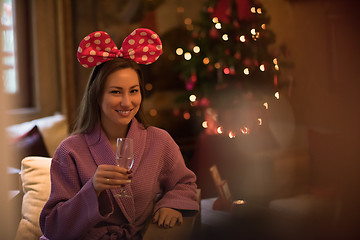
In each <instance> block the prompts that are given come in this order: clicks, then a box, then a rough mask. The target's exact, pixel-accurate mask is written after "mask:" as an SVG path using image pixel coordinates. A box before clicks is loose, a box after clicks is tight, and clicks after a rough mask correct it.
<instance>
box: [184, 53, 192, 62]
mask: <svg viewBox="0 0 360 240" xmlns="http://www.w3.org/2000/svg"><path fill="white" fill-rule="evenodd" d="M184 58H185V60H190V59H191V53H189V52H186V53H184Z"/></svg>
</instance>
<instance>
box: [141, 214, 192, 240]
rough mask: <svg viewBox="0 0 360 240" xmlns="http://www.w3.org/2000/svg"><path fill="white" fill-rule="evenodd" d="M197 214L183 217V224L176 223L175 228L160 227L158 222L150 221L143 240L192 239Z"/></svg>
mask: <svg viewBox="0 0 360 240" xmlns="http://www.w3.org/2000/svg"><path fill="white" fill-rule="evenodd" d="M196 218H197V215H196V216H192V217H183V223H182V224H181V225H175V226H174V227H173V228H160V227H158V225H157V224H154V223H150V224H149V225H148V227H147V229H146V230H145V234H144V238H143V240H155V239H156V240H162V239H164V240H165V239H171V240H178V239H179V240H180V239H181V240H186V239H191V235H192V233H193V231H194V225H195V222H196Z"/></svg>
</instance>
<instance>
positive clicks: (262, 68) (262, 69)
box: [260, 64, 265, 72]
mask: <svg viewBox="0 0 360 240" xmlns="http://www.w3.org/2000/svg"><path fill="white" fill-rule="evenodd" d="M260 71H262V72H264V71H265V65H264V64H261V65H260Z"/></svg>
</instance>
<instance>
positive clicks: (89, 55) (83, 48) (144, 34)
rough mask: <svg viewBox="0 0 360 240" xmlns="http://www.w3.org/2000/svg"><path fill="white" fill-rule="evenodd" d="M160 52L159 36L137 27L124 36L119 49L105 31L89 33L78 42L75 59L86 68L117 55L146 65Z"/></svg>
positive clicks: (156, 57)
mask: <svg viewBox="0 0 360 240" xmlns="http://www.w3.org/2000/svg"><path fill="white" fill-rule="evenodd" d="M161 54H162V43H161V40H160V38H159V36H158V35H157V34H156V33H155V32H153V31H152V30H150V29H147V28H138V29H135V30H134V31H133V32H132V33H131V34H130V35H129V36H127V37H126V38H125V40H124V41H123V43H122V46H121V48H120V49H118V47H117V46H116V44H115V43H114V41H113V40H112V39H111V38H110V36H109V34H107V33H106V32H103V31H97V32H93V33H91V34H89V35H88V36H86V37H85V38H84V39H83V40H82V41H81V42H80V45H79V48H78V51H77V59H78V60H79V62H80V64H81V65H82V66H83V67H86V68H89V67H94V66H97V65H99V64H101V63H103V62H106V61H109V60H111V59H114V58H118V57H123V58H127V59H131V60H133V61H135V62H136V63H139V64H145V65H147V64H151V63H153V62H155V61H156V60H157V59H158V58H159V57H160V55H161Z"/></svg>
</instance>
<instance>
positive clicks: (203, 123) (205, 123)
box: [201, 121, 209, 128]
mask: <svg viewBox="0 0 360 240" xmlns="http://www.w3.org/2000/svg"><path fill="white" fill-rule="evenodd" d="M201 125H202V127H203V128H208V127H209V126H208V122H207V121H203V122H202V124H201Z"/></svg>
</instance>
